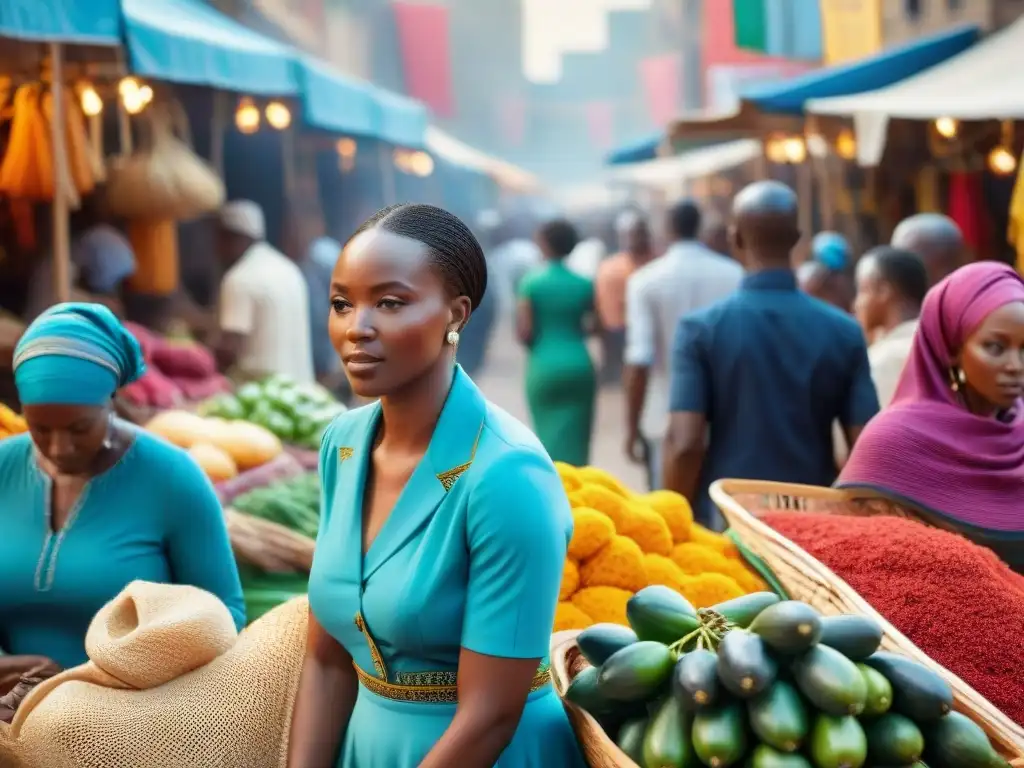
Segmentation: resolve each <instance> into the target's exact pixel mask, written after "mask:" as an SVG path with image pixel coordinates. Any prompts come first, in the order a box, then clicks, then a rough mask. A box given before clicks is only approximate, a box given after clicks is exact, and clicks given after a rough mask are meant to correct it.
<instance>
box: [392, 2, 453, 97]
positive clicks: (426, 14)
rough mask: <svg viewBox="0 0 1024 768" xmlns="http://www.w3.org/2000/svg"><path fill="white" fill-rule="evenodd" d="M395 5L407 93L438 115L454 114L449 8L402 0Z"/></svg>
mask: <svg viewBox="0 0 1024 768" xmlns="http://www.w3.org/2000/svg"><path fill="white" fill-rule="evenodd" d="M392 8H394V12H395V23H396V24H397V26H398V44H399V47H400V49H401V52H402V71H403V73H404V75H405V90H406V93H408V94H409V95H410V96H412V97H413V98H414V99H419V100H420V101H422V102H424V103H425V104H426V105H427V106H429V107H430V108H431V110H433V112H434V114H435V115H437V116H438V117H453V116H454V114H455V95H454V91H453V89H452V72H451V45H450V41H449V33H448V9H447V8H446V7H444V6H442V5H431V4H422V3H414V2H402V1H401V0H396V2H393V3H392Z"/></svg>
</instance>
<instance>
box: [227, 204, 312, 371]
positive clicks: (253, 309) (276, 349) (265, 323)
mask: <svg viewBox="0 0 1024 768" xmlns="http://www.w3.org/2000/svg"><path fill="white" fill-rule="evenodd" d="M219 224H220V226H219V230H218V233H217V252H218V255H219V257H220V259H221V262H222V264H223V266H224V269H225V273H224V279H223V280H222V281H221V286H220V309H219V315H220V339H219V341H218V344H217V345H216V352H217V359H218V362H219V363H220V365H221V367H222V369H223V370H227V371H232V372H233V373H236V374H240V375H241V376H242V377H244V378H262V377H264V376H268V375H270V374H275V373H279V374H284V375H286V376H288V377H290V378H292V379H294V380H295V381H297V382H300V383H310V382H313V381H314V380H315V376H314V374H313V349H312V344H311V343H310V320H309V293H308V290H309V289H308V288H307V285H306V280H305V278H304V277H303V275H302V270H301V269H299V267H298V265H297V264H295V262H294V261H292V260H291V259H289V258H288V257H287V256H285V255H284V254H283V253H281V252H279V251H278V250H276V249H275V248H274V247H273V246H271V245H270V244H269V243H267V241H266V225H265V223H264V219H263V210H262V209H261V208H260V206H259V205H257V204H256V203H254V202H252V201H251V200H236V201H234V202H231V203H228V204H227V205H225V206H224V208H223V209H222V210H221V214H220V222H219ZM324 322H325V323H326V322H327V318H326V317H325V318H324Z"/></svg>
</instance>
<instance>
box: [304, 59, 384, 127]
mask: <svg viewBox="0 0 1024 768" xmlns="http://www.w3.org/2000/svg"><path fill="white" fill-rule="evenodd" d="M299 83H300V86H301V89H302V106H303V119H304V120H305V122H306V124H307V125H309V126H311V127H313V128H321V129H323V130H326V131H337V132H339V133H351V134H355V135H359V136H376V135H377V134H378V133H379V131H380V124H381V112H382V109H383V107H382V105H381V103H380V100H379V99H378V98H377V94H378V93H379V91H378V90H377V89H376V88H374V87H373V86H372V85H370V84H369V83H366V82H362V81H360V80H356V79H354V78H350V77H345V76H344V75H342V74H340V73H339V72H336V71H334V70H333V69H332V68H330V67H329V66H327V65H326V64H324V63H322V62H319V61H315V60H313V59H310V58H305V57H304V58H302V59H300V60H299Z"/></svg>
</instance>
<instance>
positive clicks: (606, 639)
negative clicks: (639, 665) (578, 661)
mask: <svg viewBox="0 0 1024 768" xmlns="http://www.w3.org/2000/svg"><path fill="white" fill-rule="evenodd" d="M636 641H637V636H636V632H634V631H633V630H632V629H630V628H629V627H624V626H622V625H621V624H610V623H602V624H593V625H591V626H589V627H587V628H586V629H584V630H583V631H582V632H580V633H579V634H578V635H577V636H576V645H578V646H579V648H580V653H582V654H583V658H585V659H586V660H587V661H589V662H590V663H591V664H593V665H594V666H595V667H599V666H601V665H602V664H604V663H605V662H606V661H607V660H608V659H609V658H610V657H611V655H612V654H613V653H615V652H616V651H621V650H622V649H623V648H625V647H626V646H627V645H632V644H633V643H635V642H636Z"/></svg>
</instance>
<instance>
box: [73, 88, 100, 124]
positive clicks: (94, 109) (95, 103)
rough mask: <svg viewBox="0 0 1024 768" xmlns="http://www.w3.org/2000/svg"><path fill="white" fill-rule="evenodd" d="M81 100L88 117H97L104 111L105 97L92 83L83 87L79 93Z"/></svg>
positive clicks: (83, 110)
mask: <svg viewBox="0 0 1024 768" xmlns="http://www.w3.org/2000/svg"><path fill="white" fill-rule="evenodd" d="M79 100H80V101H81V103H82V112H84V113H85V114H86V115H87V116H88V117H95V116H96V115H98V114H100V113H101V112H102V111H103V99H101V98H100V95H99V94H98V93H96V89H95V88H93V87H92V86H91V85H87V86H86V87H85V88H83V89H82V92H81V93H80V94H79Z"/></svg>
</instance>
